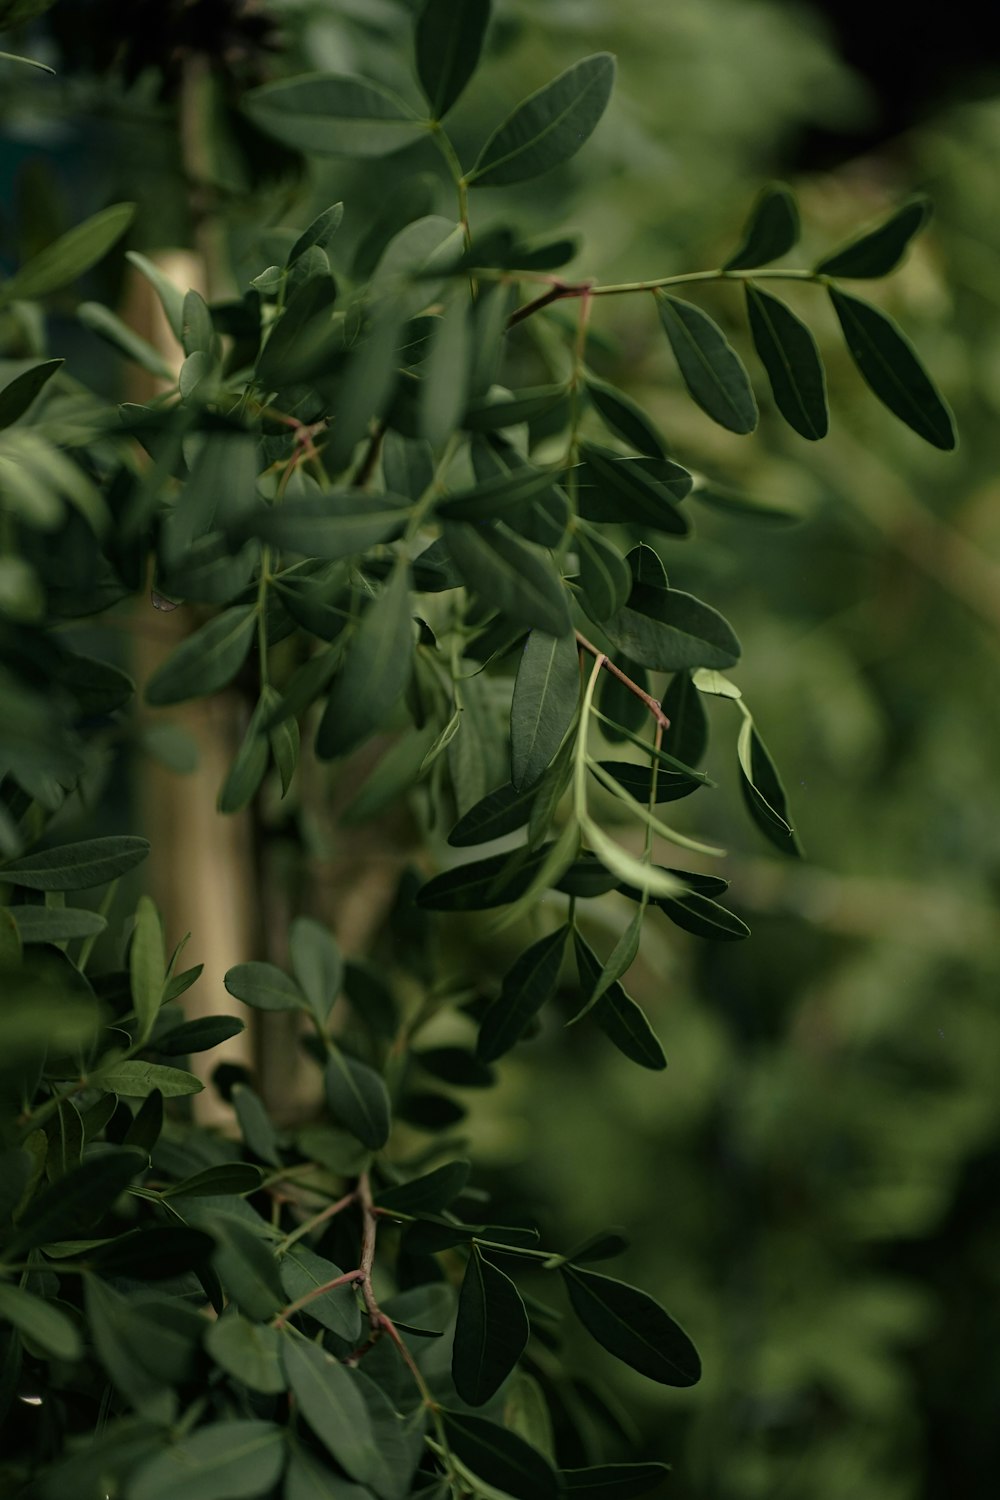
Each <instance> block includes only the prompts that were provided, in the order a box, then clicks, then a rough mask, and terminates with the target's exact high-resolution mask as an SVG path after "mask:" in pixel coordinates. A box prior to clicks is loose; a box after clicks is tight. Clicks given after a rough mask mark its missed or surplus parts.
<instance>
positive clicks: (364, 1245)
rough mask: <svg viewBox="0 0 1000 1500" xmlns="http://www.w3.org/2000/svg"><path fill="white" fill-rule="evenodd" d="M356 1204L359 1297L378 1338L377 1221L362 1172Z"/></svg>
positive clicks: (380, 1328)
mask: <svg viewBox="0 0 1000 1500" xmlns="http://www.w3.org/2000/svg"><path fill="white" fill-rule="evenodd" d="M358 1202H359V1203H360V1205H361V1214H362V1221H363V1222H362V1230H361V1295H362V1296H363V1297H364V1299H365V1306H366V1307H367V1309H368V1321H369V1323H370V1324H371V1329H372V1334H373V1335H374V1336H376V1337H377V1336H378V1334H379V1333H380V1332H381V1330H382V1313H381V1312H380V1311H379V1306H378V1303H377V1302H376V1301H375V1293H374V1292H373V1291H372V1268H373V1267H374V1265H375V1234H376V1227H377V1222H378V1221H377V1220H376V1218H375V1204H374V1202H373V1201H372V1188H371V1182H370V1181H369V1179H368V1173H367V1172H362V1174H361V1176H360V1177H359V1178H358Z"/></svg>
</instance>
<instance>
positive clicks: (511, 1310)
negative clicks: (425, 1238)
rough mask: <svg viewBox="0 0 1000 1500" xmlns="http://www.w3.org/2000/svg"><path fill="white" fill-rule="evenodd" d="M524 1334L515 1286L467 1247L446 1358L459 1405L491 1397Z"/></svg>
mask: <svg viewBox="0 0 1000 1500" xmlns="http://www.w3.org/2000/svg"><path fill="white" fill-rule="evenodd" d="M528 1332H529V1329H528V1315H527V1313H526V1312H525V1310H524V1303H523V1302H522V1301H521V1297H520V1293H519V1292H518V1290H517V1287H516V1286H515V1285H514V1283H513V1282H512V1281H511V1279H510V1277H509V1276H506V1275H505V1274H504V1273H503V1271H501V1270H499V1269H498V1268H497V1267H496V1266H494V1265H493V1264H492V1262H491V1261H489V1260H487V1259H486V1256H485V1255H484V1254H483V1253H482V1251H481V1250H480V1249H479V1247H478V1245H473V1247H472V1254H471V1255H470V1257H469V1261H468V1264H467V1266H466V1268H465V1276H464V1277H463V1280H462V1290H461V1292H460V1294H459V1299H458V1321H457V1323H456V1325H455V1342H454V1349H453V1353H452V1360H451V1373H452V1379H453V1380H454V1382H455V1389H456V1391H457V1392H458V1394H459V1395H460V1396H461V1398H462V1400H463V1401H466V1402H468V1404H469V1405H470V1406H484V1405H485V1404H486V1402H487V1401H489V1399H490V1397H491V1396H494V1395H495V1394H496V1392H497V1391H498V1390H499V1389H500V1387H501V1385H503V1383H504V1381H505V1380H506V1379H507V1376H508V1375H509V1374H510V1372H511V1370H513V1368H514V1366H515V1365H516V1364H517V1361H518V1360H519V1359H520V1357H521V1355H522V1354H523V1353H524V1348H525V1345H526V1344H527V1342H528Z"/></svg>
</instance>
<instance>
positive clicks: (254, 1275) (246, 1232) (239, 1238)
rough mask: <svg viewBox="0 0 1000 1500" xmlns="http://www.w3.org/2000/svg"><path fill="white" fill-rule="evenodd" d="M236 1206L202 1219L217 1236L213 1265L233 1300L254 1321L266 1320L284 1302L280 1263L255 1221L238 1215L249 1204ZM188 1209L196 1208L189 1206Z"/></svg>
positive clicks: (186, 1210)
mask: <svg viewBox="0 0 1000 1500" xmlns="http://www.w3.org/2000/svg"><path fill="white" fill-rule="evenodd" d="M232 1209H233V1212H232V1213H215V1212H212V1213H210V1214H208V1215H207V1216H206V1217H204V1218H203V1219H202V1222H203V1223H204V1225H205V1228H206V1229H208V1230H210V1231H211V1234H212V1236H213V1238H214V1239H215V1255H214V1257H213V1265H214V1268H215V1271H216V1273H217V1275H218V1277H219V1280H220V1281H221V1282H222V1285H223V1286H224V1288H225V1290H226V1294H227V1296H228V1297H229V1298H230V1300H231V1301H233V1302H235V1303H236V1305H237V1307H238V1308H239V1309H240V1311H241V1312H244V1313H246V1315H247V1317H248V1318H253V1320H254V1322H260V1323H265V1322H267V1321H268V1320H269V1319H270V1318H273V1317H274V1316H275V1314H276V1313H278V1312H280V1310H281V1308H282V1306H283V1305H284V1292H283V1290H282V1286H281V1279H280V1276H279V1274H278V1263H277V1261H276V1260H275V1258H274V1256H273V1254H272V1253H271V1248H270V1246H269V1245H268V1244H266V1243H265V1241H264V1240H263V1239H261V1238H260V1236H259V1235H258V1234H256V1233H255V1231H254V1228H253V1227H252V1225H251V1224H248V1223H245V1222H244V1221H243V1220H242V1219H239V1218H237V1217H236V1212H237V1210H243V1209H245V1205H244V1204H242V1203H239V1202H235V1203H233V1204H232ZM246 1211H247V1212H248V1213H249V1214H250V1217H251V1219H256V1215H254V1214H253V1213H252V1212H251V1211H250V1210H246ZM185 1212H186V1213H187V1214H190V1213H191V1212H192V1210H191V1208H190V1207H187V1208H186V1209H185ZM257 1222H258V1223H261V1221H260V1220H259V1219H257Z"/></svg>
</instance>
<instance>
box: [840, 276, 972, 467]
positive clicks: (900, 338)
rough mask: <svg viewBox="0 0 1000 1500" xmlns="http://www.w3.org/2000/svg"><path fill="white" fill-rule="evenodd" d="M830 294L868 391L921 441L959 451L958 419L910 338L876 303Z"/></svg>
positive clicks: (846, 295)
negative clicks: (956, 430) (956, 447)
mask: <svg viewBox="0 0 1000 1500" xmlns="http://www.w3.org/2000/svg"><path fill="white" fill-rule="evenodd" d="M829 290H830V298H831V300H832V302H833V309H834V312H835V313H836V314H837V318H838V320H839V322H840V326H841V328H842V329H843V333H844V338H845V339H846V340H847V348H848V350H849V352H850V355H851V358H852V359H853V360H854V363H855V364H856V365H857V367H858V370H859V372H860V374H861V377H862V379H863V380H864V381H865V383H866V384H867V385H868V387H869V388H870V389H871V390H872V391H874V393H875V395H876V396H877V397H878V399H879V400H880V401H881V402H882V404H883V405H884V406H887V407H888V408H889V410H890V411H891V412H892V413H893V414H894V415H895V416H897V417H898V418H899V419H900V421H901V422H905V423H906V425H907V427H910V428H912V429H913V431H914V432H915V433H916V434H917V435H918V437H922V438H923V439H924V440H925V441H926V442H928V443H930V444H931V445H932V446H933V447H935V448H942V449H944V450H945V451H950V450H951V449H952V448H954V447H955V445H956V444H957V442H958V437H957V435H956V432H955V421H954V418H953V417H952V414H951V412H950V411H949V410H948V407H947V406H946V404H945V401H944V398H943V397H942V396H941V393H940V392H939V391H938V389H937V387H936V386H935V385H934V382H933V381H932V380H931V378H930V376H929V375H928V373H927V371H926V370H925V369H924V367H923V365H922V364H921V363H920V360H919V359H918V358H917V354H916V350H915V349H914V348H913V345H912V344H911V343H910V341H909V339H908V338H907V337H906V335H905V334H904V333H903V332H902V330H901V329H900V328H898V327H897V326H896V324H895V323H894V322H893V321H892V319H891V318H890V317H889V316H888V314H887V313H884V312H881V311H880V310H879V308H877V307H872V305H871V303H869V302H862V301H861V299H860V298H859V297H851V296H849V295H848V294H847V292H841V291H838V290H837V288H836V287H830V289H829Z"/></svg>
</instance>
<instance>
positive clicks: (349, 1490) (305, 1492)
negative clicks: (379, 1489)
mask: <svg viewBox="0 0 1000 1500" xmlns="http://www.w3.org/2000/svg"><path fill="white" fill-rule="evenodd" d="M371 1494H372V1492H371V1490H370V1489H368V1488H366V1487H364V1486H362V1485H360V1484H355V1483H354V1481H353V1480H351V1479H345V1478H344V1476H343V1475H342V1474H337V1473H334V1471H333V1470H332V1469H331V1468H330V1466H329V1464H327V1463H321V1462H320V1461H319V1460H318V1459H315V1458H313V1456H312V1454H311V1453H310V1452H309V1451H308V1450H307V1449H305V1448H299V1447H295V1448H293V1449H292V1451H291V1453H290V1454H289V1456H288V1469H287V1471H286V1473H285V1487H284V1490H283V1491H282V1495H283V1500H371ZM426 1500H434V1497H433V1496H430V1495H428V1496H427V1497H426Z"/></svg>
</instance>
